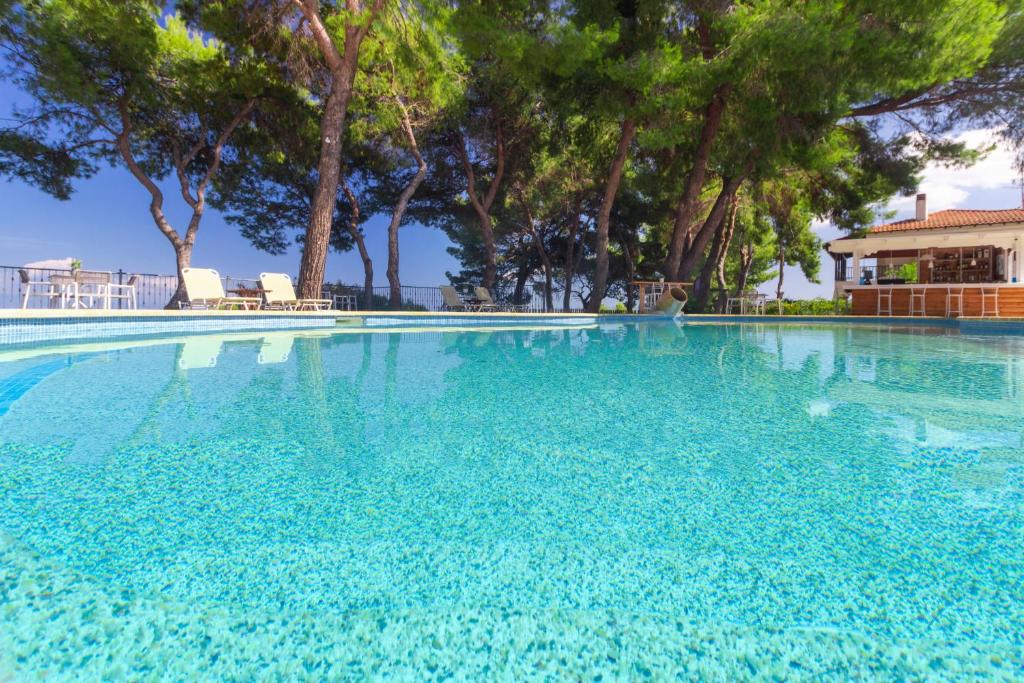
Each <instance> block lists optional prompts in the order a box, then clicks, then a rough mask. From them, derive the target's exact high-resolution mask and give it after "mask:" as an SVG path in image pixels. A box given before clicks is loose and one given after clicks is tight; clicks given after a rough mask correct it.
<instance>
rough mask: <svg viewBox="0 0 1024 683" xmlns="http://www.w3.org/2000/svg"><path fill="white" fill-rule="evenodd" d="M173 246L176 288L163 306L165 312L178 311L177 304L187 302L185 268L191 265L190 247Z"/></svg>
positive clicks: (186, 245) (180, 244)
mask: <svg viewBox="0 0 1024 683" xmlns="http://www.w3.org/2000/svg"><path fill="white" fill-rule="evenodd" d="M173 246H174V260H175V263H176V266H177V273H178V286H177V287H176V288H175V290H174V294H172V295H171V299H170V301H168V302H167V304H166V305H165V306H164V308H165V309H167V310H178V309H179V308H180V306H179V305H178V302H180V301H188V293H187V292H186V291H185V273H184V272H183V271H184V269H185V268H188V267H189V266H191V265H192V245H191V244H184V243H179V244H175V245H173Z"/></svg>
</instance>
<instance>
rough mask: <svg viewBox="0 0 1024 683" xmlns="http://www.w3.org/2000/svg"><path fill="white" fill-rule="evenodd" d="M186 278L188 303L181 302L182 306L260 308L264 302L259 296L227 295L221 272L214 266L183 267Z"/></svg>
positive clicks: (182, 271) (183, 275) (182, 270)
mask: <svg viewBox="0 0 1024 683" xmlns="http://www.w3.org/2000/svg"><path fill="white" fill-rule="evenodd" d="M181 274H182V277H183V278H184V280H185V294H186V296H188V303H187V304H185V303H182V304H179V306H180V307H181V308H186V307H187V308H233V307H236V306H241V307H242V308H244V309H246V310H249V309H258V308H259V307H260V304H261V303H262V302H261V301H260V300H259V299H258V298H254V297H245V296H227V295H226V294H225V293H224V285H223V284H221V281H220V273H218V272H217V271H216V270H213V269H212V268H182V269H181Z"/></svg>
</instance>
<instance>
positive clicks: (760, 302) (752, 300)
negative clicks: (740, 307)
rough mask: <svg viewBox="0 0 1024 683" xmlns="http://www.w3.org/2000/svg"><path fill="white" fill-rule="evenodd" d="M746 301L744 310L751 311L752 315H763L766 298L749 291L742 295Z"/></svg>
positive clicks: (766, 303) (754, 291) (766, 302)
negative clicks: (752, 311)
mask: <svg viewBox="0 0 1024 683" xmlns="http://www.w3.org/2000/svg"><path fill="white" fill-rule="evenodd" d="M743 296H744V298H745V299H746V308H747V309H748V310H749V309H753V310H754V315H764V309H765V308H766V307H767V306H768V296H767V295H765V294H761V293H760V292H758V291H757V290H751V291H748V292H744V293H743Z"/></svg>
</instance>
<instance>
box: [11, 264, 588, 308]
mask: <svg viewBox="0 0 1024 683" xmlns="http://www.w3.org/2000/svg"><path fill="white" fill-rule="evenodd" d="M21 270H24V271H26V272H27V273H28V277H29V280H30V281H32V282H48V281H49V280H50V278H51V277H52V276H65V277H66V276H68V275H70V274H71V271H69V270H62V269H54V268H19V267H17V266H0V308H21V307H22V303H23V297H24V294H25V286H24V285H23V283H22V278H21V275H20V274H19V271H21ZM133 275H134V276H135V278H136V280H135V290H136V299H137V301H138V307H139V308H140V309H150V310H153V309H160V308H163V307H164V306H166V305H167V302H168V301H170V299H171V296H173V294H174V292H175V290H176V289H177V288H178V278H177V276H176V275H156V274H151V273H131V272H129V271H125V270H116V271H112V272H111V280H110V281H111V282H112V283H113V284H127V283H128V281H129V280H130V279H131V277H132V276H133ZM221 279H222V280H223V282H224V290H225V291H230V290H233V289H254V288H256V287H257V280H256V279H255V278H246V277H235V276H225V277H222V278H221ZM462 294H463V295H466V296H470V295H472V292H469V291H465V292H462ZM324 295H325V296H326V297H333V296H335V295H346V296H349V297H352V299H351V301H352V303H353V304H354V310H359V311H361V310H389V309H401V310H420V311H440V310H441V308H442V305H443V303H444V299H443V298H442V297H441V290H440V288H439V287H418V286H410V285H403V286H402V288H401V304H400V305H399V306H395V307H393V306H392V305H391V289H390V288H389V287H374V288H373V301H372V302H371V305H370V306H367V305H366V301H365V296H364V292H363V288H362V287H360V286H355V285H345V284H328V285H325V286H324ZM494 298H495V300H496V301H498V302H499V303H518V304H520V305H522V306H524V307H525V310H527V311H531V312H543V311H544V296H543V292H541V291H539V290H538V289H537V288H535V287H532V286H528V287H526V288H525V289H524V292H523V296H522V300H521V301H518V302H513V301H512V298H513V297H512V294H511V292H510V291H506V290H505V289H504V288H502V287H497V288H495V291H494ZM560 301H561V296H560V295H559V296H557V297H556V302H560ZM112 305H113V307H114V308H127V307H128V304H127V303H126V302H125V301H123V300H120V299H118V300H116V301H114V302H113V303H112ZM58 306H59V301H58V300H57V299H47V298H46V297H31V298H30V299H29V301H28V307H29V308H48V307H50V308H52V307H58ZM574 310H575V309H574Z"/></svg>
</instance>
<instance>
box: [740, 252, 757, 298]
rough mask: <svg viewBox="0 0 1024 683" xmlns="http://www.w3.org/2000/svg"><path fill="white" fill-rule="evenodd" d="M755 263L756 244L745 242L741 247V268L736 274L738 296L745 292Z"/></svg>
mask: <svg viewBox="0 0 1024 683" xmlns="http://www.w3.org/2000/svg"><path fill="white" fill-rule="evenodd" d="M753 265H754V246H753V245H752V244H744V245H742V246H741V247H740V269H739V273H738V274H737V275H736V296H739V295H740V294H742V293H743V290H744V289H746V288H747V280H748V279H749V278H750V268H751V266H753Z"/></svg>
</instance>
